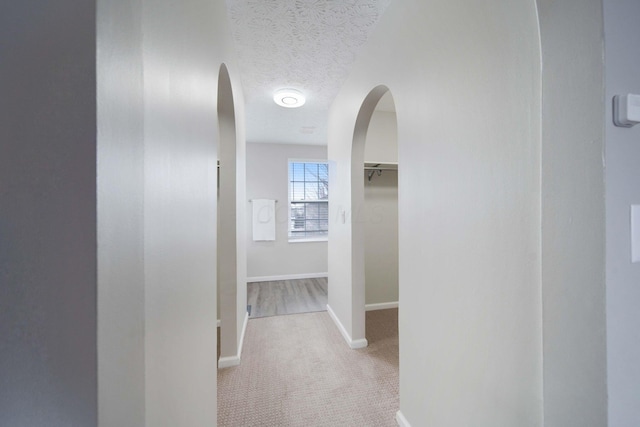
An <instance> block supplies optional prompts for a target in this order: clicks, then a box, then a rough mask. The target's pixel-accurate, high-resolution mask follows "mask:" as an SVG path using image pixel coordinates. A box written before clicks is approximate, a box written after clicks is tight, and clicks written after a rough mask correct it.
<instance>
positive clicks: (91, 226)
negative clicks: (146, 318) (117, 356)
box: [0, 0, 135, 427]
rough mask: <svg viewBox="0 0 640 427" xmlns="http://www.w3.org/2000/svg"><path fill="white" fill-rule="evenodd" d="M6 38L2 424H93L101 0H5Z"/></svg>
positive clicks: (1, 22) (0, 21)
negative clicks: (98, 22) (98, 15)
mask: <svg viewBox="0 0 640 427" xmlns="http://www.w3.org/2000/svg"><path fill="white" fill-rule="evenodd" d="M0 39H1V40H2V42H1V43H0V58H2V59H0V62H1V63H2V65H1V66H0V93H2V95H1V96H0V425H3V426H44V425H46V426H52V427H58V426H70V425H74V426H75V425H77V426H92V425H96V423H97V416H98V414H97V409H98V408H97V399H98V396H97V375H96V371H97V367H96V345H97V339H96V280H97V267H96V77H95V76H96V50H95V46H96V21H95V3H94V2H78V1H69V0H60V1H56V2H46V3H38V4H34V2H2V3H0ZM134 221H135V220H134ZM133 228H134V229H135V225H134V226H133ZM134 252H135V249H134Z"/></svg>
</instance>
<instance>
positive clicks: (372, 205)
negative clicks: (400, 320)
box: [363, 171, 398, 304]
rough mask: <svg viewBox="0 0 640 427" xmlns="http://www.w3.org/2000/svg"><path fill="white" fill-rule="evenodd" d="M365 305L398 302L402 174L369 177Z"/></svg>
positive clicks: (364, 216)
mask: <svg viewBox="0 0 640 427" xmlns="http://www.w3.org/2000/svg"><path fill="white" fill-rule="evenodd" d="M364 185H365V187H364V210H363V219H364V220H365V248H364V250H365V253H364V257H365V263H364V265H365V271H364V275H365V304H382V303H393V302H397V301H398V174H397V172H393V171H391V172H389V171H383V172H382V175H381V176H377V175H375V176H373V177H372V178H371V181H368V180H367V178H365V184H364Z"/></svg>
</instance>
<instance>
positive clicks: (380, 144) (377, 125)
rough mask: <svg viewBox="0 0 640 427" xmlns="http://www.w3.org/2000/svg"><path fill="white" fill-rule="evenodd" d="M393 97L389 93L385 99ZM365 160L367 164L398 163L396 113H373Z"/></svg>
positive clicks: (365, 146)
mask: <svg viewBox="0 0 640 427" xmlns="http://www.w3.org/2000/svg"><path fill="white" fill-rule="evenodd" d="M391 96H392V94H390V92H387V95H384V96H383V98H385V97H391ZM387 102H390V101H387ZM391 102H392V101H391ZM364 160H365V161H366V162H390V163H397V162H398V125H397V122H396V113H394V112H390V111H378V110H375V111H374V112H373V114H372V115H371V122H370V123H369V128H368V129H367V139H366V142H365V145H364Z"/></svg>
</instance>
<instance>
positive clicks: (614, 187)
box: [604, 0, 640, 427]
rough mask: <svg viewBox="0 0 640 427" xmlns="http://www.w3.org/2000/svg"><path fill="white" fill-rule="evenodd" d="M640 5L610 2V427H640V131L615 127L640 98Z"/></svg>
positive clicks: (606, 9)
mask: <svg viewBox="0 0 640 427" xmlns="http://www.w3.org/2000/svg"><path fill="white" fill-rule="evenodd" d="M638 21H640V3H638V2H637V1H633V0H616V1H612V0H607V1H605V2H604V33H605V38H604V39H605V63H606V66H605V70H606V79H605V84H606V91H605V106H606V110H605V117H604V121H605V124H606V128H605V129H606V164H607V168H606V171H607V172H606V194H607V198H606V211H607V246H606V251H607V255H606V257H607V381H608V397H609V407H608V409H609V411H608V417H609V424H608V425H609V426H611V427H632V426H637V425H640V366H638V360H640V310H638V307H639V306H640V264H632V263H631V253H630V250H631V249H630V248H631V239H630V234H631V230H630V221H629V215H630V205H632V204H636V205H637V204H640V185H638V184H639V183H640V167H639V166H638V165H639V164H640V126H635V127H633V128H631V129H627V128H619V127H615V126H614V125H613V121H612V102H611V100H612V98H613V96H614V95H622V94H627V93H636V94H638V93H640V80H639V79H638V76H639V75H640V56H638V54H637V46H638V45H639V44H640V30H639V29H638Z"/></svg>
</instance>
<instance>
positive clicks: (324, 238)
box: [287, 159, 329, 243]
mask: <svg viewBox="0 0 640 427" xmlns="http://www.w3.org/2000/svg"><path fill="white" fill-rule="evenodd" d="M292 163H315V164H325V165H327V169H328V167H329V162H328V161H327V160H319V159H287V236H288V240H289V243H304V242H326V241H327V240H328V239H329V230H328V225H327V232H326V233H325V234H321V235H317V236H303V237H296V236H293V235H291V232H292V231H293V230H292V229H291V204H292V203H296V202H298V203H299V202H300V201H296V200H292V196H293V195H292V191H291V174H290V171H291V164H292ZM305 203H326V205H327V216H328V211H329V200H328V199H327V200H326V201H325V200H319V201H306V202H305ZM327 221H328V218H327Z"/></svg>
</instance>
